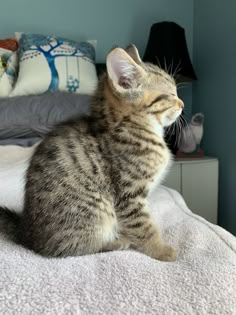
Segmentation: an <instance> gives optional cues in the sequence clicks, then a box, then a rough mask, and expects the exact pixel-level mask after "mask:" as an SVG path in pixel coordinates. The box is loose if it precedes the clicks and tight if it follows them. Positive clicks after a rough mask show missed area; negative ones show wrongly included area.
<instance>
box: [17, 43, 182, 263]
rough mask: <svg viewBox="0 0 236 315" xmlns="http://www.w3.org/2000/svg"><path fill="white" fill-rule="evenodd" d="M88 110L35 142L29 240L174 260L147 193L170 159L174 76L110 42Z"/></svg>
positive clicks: (59, 252)
mask: <svg viewBox="0 0 236 315" xmlns="http://www.w3.org/2000/svg"><path fill="white" fill-rule="evenodd" d="M106 64H107V74H105V75H104V76H103V78H102V79H101V80H100V83H99V86H98V89H97V92H96V94H95V96H94V99H93V103H92V115H91V117H90V118H83V119H81V118H80V119H74V120H73V121H69V122H67V123H64V124H61V125H59V126H57V127H56V128H55V129H54V130H53V131H52V132H50V133H49V134H48V135H47V136H46V138H45V139H44V140H43V141H42V142H41V143H40V144H39V146H38V147H37V149H36V151H35V153H34V155H33V157H32V160H31V163H30V166H29V169H28V172H27V180H26V194H25V206H24V212H23V215H22V219H21V225H22V226H21V230H22V229H23V234H24V235H23V241H24V243H25V244H27V246H28V247H29V248H31V249H33V250H34V251H36V252H38V253H40V254H42V255H45V256H54V257H56V256H62V257H66V256H76V255H86V254H92V253H97V252H102V251H109V250H116V249H127V248H133V249H136V250H137V251H140V252H142V253H144V254H146V255H148V256H150V257H153V258H155V259H159V260H164V261H172V260H175V258H176V253H175V250H174V249H172V248H171V247H170V246H169V245H167V244H165V243H164V241H163V240H162V239H161V236H160V233H159V230H158V227H157V226H156V224H155V223H154V221H153V219H152V218H151V215H150V212H149V209H148V207H147V201H146V198H147V195H148V194H149V192H150V190H151V188H152V187H153V186H154V185H156V184H157V183H159V182H160V181H161V179H162V178H163V176H164V174H165V173H166V170H167V169H168V167H169V165H170V159H171V157H170V152H169V150H168V148H167V146H166V144H165V141H164V139H163V134H164V131H163V129H164V127H165V126H169V125H170V124H172V123H173V122H174V121H175V120H176V118H177V117H178V116H179V115H180V114H181V112H182V108H183V102H182V101H181V100H180V99H179V98H178V96H177V92H176V85H175V81H174V79H173V78H172V77H171V76H170V75H168V74H167V73H166V72H164V71H163V70H161V69H160V68H158V67H157V66H154V65H151V64H146V63H142V61H141V60H140V57H139V54H138V51H137V49H136V47H135V46H130V47H129V48H128V49H127V50H126V51H125V50H123V49H121V48H115V49H114V50H112V51H111V52H110V53H109V54H108V56H107V60H106Z"/></svg>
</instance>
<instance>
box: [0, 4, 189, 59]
mask: <svg viewBox="0 0 236 315" xmlns="http://www.w3.org/2000/svg"><path fill="white" fill-rule="evenodd" d="M162 20H172V21H176V22H177V23H180V24H181V25H182V26H183V27H184V28H185V29H186V35H187V39H188V44H189V49H190V51H191V52H192V31H193V0H178V1H176V0H148V1H143V0H115V1H112V0H97V1H96V0H40V1H32V0H20V1H19V0H7V1H1V8H0V25H1V27H0V36H1V37H3V36H12V35H13V34H14V32H15V31H24V32H40V33H45V34H50V33H52V34H58V35H61V36H66V37H70V38H71V39H76V40H78V39H97V40H98V47H97V59H98V61H101V60H104V58H105V55H106V53H107V52H108V51H109V50H110V48H111V47H112V46H114V45H121V46H125V45H127V44H128V43H130V42H134V43H135V44H136V45H137V46H138V48H139V49H140V51H141V53H143V51H144V49H145V46H146V42H147V38H148V34H149V29H150V26H151V24H153V23H155V22H158V21H162Z"/></svg>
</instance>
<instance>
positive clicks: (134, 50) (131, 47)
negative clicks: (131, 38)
mask: <svg viewBox="0 0 236 315" xmlns="http://www.w3.org/2000/svg"><path fill="white" fill-rule="evenodd" d="M125 51H126V52H127V53H128V54H129V55H130V57H131V58H132V59H133V60H134V61H135V62H136V63H137V64H139V65H140V64H141V63H142V60H141V58H140V56H139V52H138V49H137V47H136V46H135V45H133V44H130V45H129V46H128V47H126V49H125Z"/></svg>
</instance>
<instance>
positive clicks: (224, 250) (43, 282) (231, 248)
mask: <svg viewBox="0 0 236 315" xmlns="http://www.w3.org/2000/svg"><path fill="white" fill-rule="evenodd" d="M4 150H5V155H3V154H2V153H1V152H2V149H0V164H1V166H0V168H1V171H0V178H1V180H0V187H1V189H0V200H1V204H3V203H6V204H7V205H12V206H13V207H14V206H15V204H17V203H19V205H18V210H20V208H21V205H22V193H23V189H22V188H23V178H22V175H23V173H24V169H25V168H26V166H27V160H28V158H29V156H30V154H31V151H30V149H21V150H19V153H18V152H16V150H15V149H14V148H11V150H13V151H14V154H15V156H14V157H13V156H12V153H10V151H8V153H6V150H7V148H4ZM4 150H3V151H4ZM22 150H23V151H24V150H25V153H23V151H22ZM13 151H12V152H13ZM16 153H17V155H16ZM3 157H4V158H3ZM11 176H12V179H10V177H11ZM11 180H12V184H9V183H11ZM6 183H7V185H8V186H6ZM13 184H14V185H13ZM11 185H13V186H11ZM5 191H6V192H5ZM2 196H4V197H2ZM3 198H4V200H3ZM149 202H150V206H151V209H152V211H153V215H154V217H155V219H156V220H157V221H158V222H159V225H160V227H161V230H162V233H163V237H164V239H166V240H167V241H168V242H169V243H171V244H172V245H173V246H174V247H175V248H176V249H177V251H178V258H177V261H176V262H172V263H166V262H160V261H156V260H153V259H151V258H149V257H147V256H145V255H143V254H141V253H138V252H134V251H130V250H128V251H116V252H109V253H101V254H96V255H91V256H84V257H70V258H65V259H47V258H43V257H41V256H39V255H36V254H34V253H33V252H31V251H29V250H27V249H25V248H23V247H21V246H19V245H16V244H14V243H12V242H11V241H9V240H8V239H7V238H6V237H5V235H4V234H3V233H1V231H0V314H7V315H8V314H22V315H27V314H40V315H42V314H55V315H60V314H109V315H110V314H125V315H127V314H166V315H172V314H201V315H203V314H219V315H226V314H230V315H232V314H236V239H235V238H234V237H233V236H232V235H231V234H229V233H228V232H226V231H225V230H224V229H222V228H220V227H218V226H215V225H212V224H210V223H208V222H207V221H206V220H204V219H203V218H201V217H199V216H197V215H194V214H193V213H192V212H191V211H190V210H189V209H188V208H187V207H186V204H185V202H184V200H183V199H182V197H181V196H180V195H179V194H178V193H177V192H175V191H173V190H170V189H167V188H165V187H163V186H161V187H159V188H157V189H156V190H155V191H154V192H153V193H152V195H151V196H150V200H149Z"/></svg>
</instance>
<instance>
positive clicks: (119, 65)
mask: <svg viewBox="0 0 236 315" xmlns="http://www.w3.org/2000/svg"><path fill="white" fill-rule="evenodd" d="M106 63H107V72H108V76H109V78H110V79H111V81H112V82H113V85H114V87H115V88H116V89H117V90H120V89H132V88H137V87H138V86H139V82H140V78H141V77H142V76H143V74H144V72H145V71H144V70H143V68H142V67H140V66H139V65H138V64H137V63H136V62H135V61H134V60H133V58H131V57H130V55H128V54H127V52H126V51H125V50H124V49H121V48H115V49H113V50H112V51H111V52H110V53H109V54H108V56H107V61H106Z"/></svg>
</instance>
